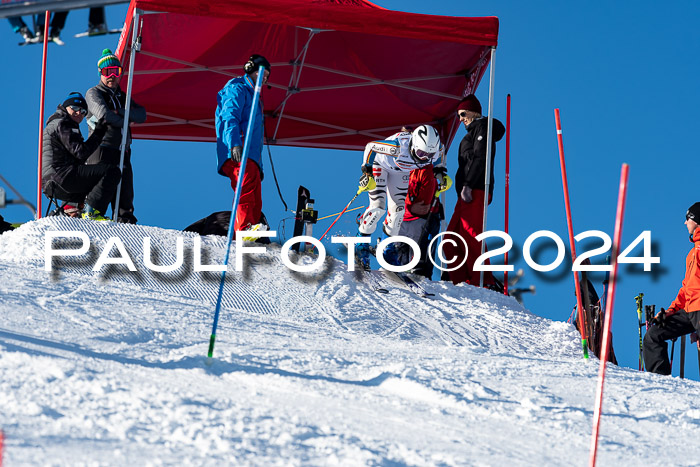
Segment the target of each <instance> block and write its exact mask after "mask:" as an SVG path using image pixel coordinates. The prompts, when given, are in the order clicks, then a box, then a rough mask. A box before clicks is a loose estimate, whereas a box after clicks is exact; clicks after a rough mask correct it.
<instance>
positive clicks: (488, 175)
mask: <svg viewBox="0 0 700 467" xmlns="http://www.w3.org/2000/svg"><path fill="white" fill-rule="evenodd" d="M489 63H490V71H491V73H490V79H489V116H488V127H487V128H488V129H487V133H486V175H485V180H484V186H485V189H484V222H483V224H482V226H481V231H482V232H486V218H487V214H488V208H489V192H490V191H491V146H492V144H493V112H494V109H493V90H494V87H495V85H496V47H491V60H490V61H489ZM485 251H486V242H485V241H483V240H482V242H481V254H482V255H483V254H484V252H485ZM483 286H484V271H483V270H482V271H480V272H479V287H483Z"/></svg>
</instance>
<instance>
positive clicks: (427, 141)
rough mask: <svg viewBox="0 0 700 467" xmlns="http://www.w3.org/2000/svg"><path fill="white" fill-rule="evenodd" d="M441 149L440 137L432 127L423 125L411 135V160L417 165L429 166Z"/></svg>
mask: <svg viewBox="0 0 700 467" xmlns="http://www.w3.org/2000/svg"><path fill="white" fill-rule="evenodd" d="M439 149H440V135H439V134H438V132H437V130H436V129H435V128H433V127H432V126H430V125H421V126H419V127H418V128H416V129H415V130H413V133H411V148H410V151H409V152H410V153H411V158H413V161H414V162H415V163H416V164H427V163H428V162H430V160H431V159H432V158H433V156H434V155H435V153H436V152H438V150H439Z"/></svg>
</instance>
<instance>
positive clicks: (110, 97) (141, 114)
mask: <svg viewBox="0 0 700 467" xmlns="http://www.w3.org/2000/svg"><path fill="white" fill-rule="evenodd" d="M85 100H86V101H87V105H88V114H87V124H88V127H89V128H90V134H92V132H93V129H94V128H95V123H96V122H98V121H99V120H100V119H101V118H103V117H104V119H105V121H106V122H107V126H108V128H107V134H106V135H105V137H104V139H103V140H102V144H101V146H105V147H108V148H112V149H119V146H121V144H122V128H123V127H124V112H125V110H126V94H125V93H123V92H122V90H121V88H120V87H119V86H117V89H114V90H112V89H110V88H108V87H107V86H105V85H104V84H102V82H100V84H98V85H97V86H94V87H92V88H90V89H88V91H87V92H86V93H85ZM115 111H116V112H115ZM129 121H130V122H134V123H143V122H145V121H146V109H145V108H144V107H142V106H140V105H138V104H137V103H136V102H134V100H133V99H132V100H131V108H130V109H129ZM130 145H131V129H129V130H128V133H127V137H126V146H127V148H128V147H129V146H130Z"/></svg>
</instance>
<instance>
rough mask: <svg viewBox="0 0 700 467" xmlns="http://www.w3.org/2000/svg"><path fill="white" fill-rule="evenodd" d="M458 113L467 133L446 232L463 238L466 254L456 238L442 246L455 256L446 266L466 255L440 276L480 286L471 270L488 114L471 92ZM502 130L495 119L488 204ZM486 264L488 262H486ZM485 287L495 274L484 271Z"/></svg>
mask: <svg viewBox="0 0 700 467" xmlns="http://www.w3.org/2000/svg"><path fill="white" fill-rule="evenodd" d="M457 115H458V117H459V120H460V122H462V123H463V124H464V126H465V127H466V130H467V134H466V136H465V137H464V138H463V139H462V142H461V143H460V144H459V168H458V169H457V174H456V175H455V189H456V190H457V194H458V196H459V197H458V198H457V205H456V206H455V211H454V214H452V218H451V219H450V223H449V225H448V227H447V231H450V232H454V233H456V234H458V235H459V236H461V237H462V238H463V239H464V240H465V242H466V243H467V251H468V253H469V254H468V255H467V254H466V252H465V251H464V245H463V244H462V242H461V241H459V240H457V245H456V246H455V245H449V244H447V243H446V244H445V248H444V253H445V257H446V258H451V257H454V258H457V261H455V262H454V263H452V264H450V265H448V267H450V266H452V265H454V266H456V265H459V264H460V263H461V262H462V259H463V258H465V255H466V260H465V262H464V264H463V265H462V266H461V267H459V268H457V269H456V270H454V271H450V272H449V273H447V274H443V279H449V280H451V281H452V282H453V283H455V284H458V283H460V282H466V283H467V284H472V285H479V282H480V280H479V274H480V273H479V271H476V272H475V271H474V261H475V260H476V258H477V257H478V256H479V255H480V254H481V242H478V241H476V237H477V236H478V235H479V234H480V233H482V230H483V222H484V197H485V196H486V193H485V190H486V186H485V178H486V150H487V148H488V143H487V141H488V117H484V116H482V115H481V104H480V103H479V100H478V99H477V98H476V96H474V95H473V94H470V95H468V96H467V97H465V98H464V99H462V100H461V101H460V103H459V106H458V107H457ZM505 133H506V129H505V127H504V126H503V124H502V123H501V122H499V121H498V120H496V119H495V118H494V119H493V127H492V142H491V178H490V184H489V186H490V188H489V194H488V197H489V198H488V199H489V203H490V202H491V198H492V196H493V186H494V176H493V172H494V170H493V167H494V159H495V156H496V141H500V139H501V138H503V135H505ZM447 238H449V237H447ZM485 264H488V261H487V262H486V263H485ZM445 276H447V277H445ZM484 286H485V287H495V286H496V282H495V280H494V277H493V275H492V274H491V273H490V272H489V271H484Z"/></svg>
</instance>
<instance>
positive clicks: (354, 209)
mask: <svg viewBox="0 0 700 467" xmlns="http://www.w3.org/2000/svg"><path fill="white" fill-rule="evenodd" d="M362 208H364V206H358V207H356V208H352V209H348V210H347V211H345V212H352V211H357V210H358V209H362ZM338 214H340V213H339V212H335V213H333V214H329V215H327V216H323V217H319V218H318V219H316V222H318V221H322V220H324V219H328V218H329V217H333V216H336V215H338Z"/></svg>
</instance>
